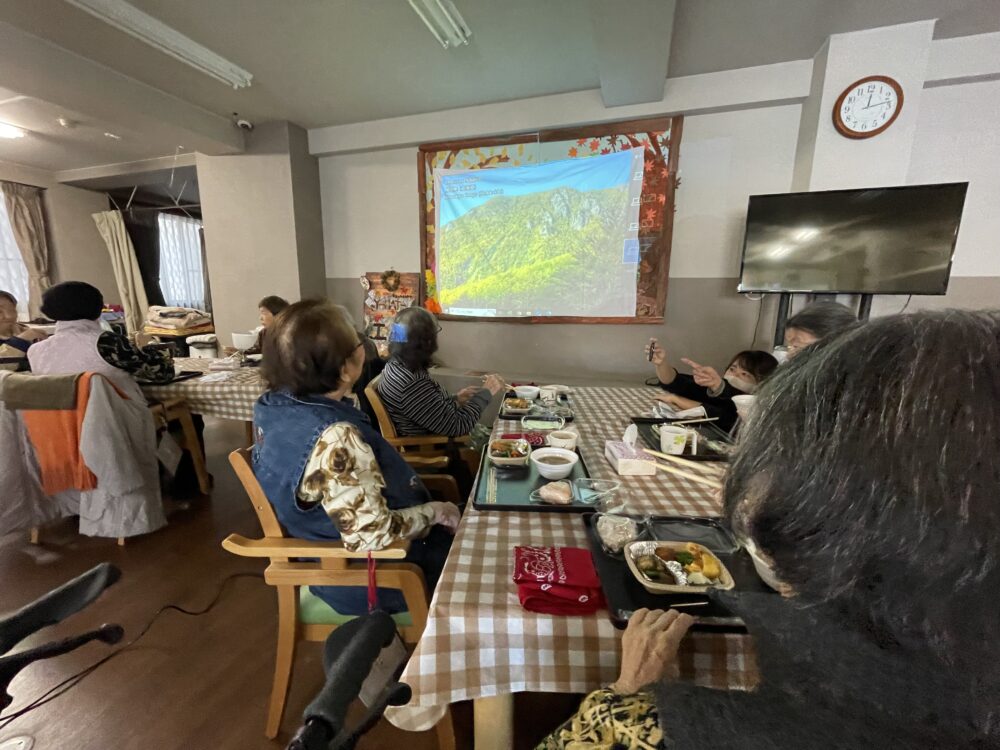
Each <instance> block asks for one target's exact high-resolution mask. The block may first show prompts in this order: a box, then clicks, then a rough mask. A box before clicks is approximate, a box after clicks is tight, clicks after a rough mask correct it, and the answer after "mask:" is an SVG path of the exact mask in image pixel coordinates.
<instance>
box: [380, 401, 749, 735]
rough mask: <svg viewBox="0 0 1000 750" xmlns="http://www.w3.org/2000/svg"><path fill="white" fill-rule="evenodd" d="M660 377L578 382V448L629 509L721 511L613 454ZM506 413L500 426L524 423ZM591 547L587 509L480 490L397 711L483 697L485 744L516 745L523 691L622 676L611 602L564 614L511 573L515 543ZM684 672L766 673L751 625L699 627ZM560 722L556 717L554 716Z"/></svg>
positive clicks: (682, 481)
mask: <svg viewBox="0 0 1000 750" xmlns="http://www.w3.org/2000/svg"><path fill="white" fill-rule="evenodd" d="M660 392H661V391H659V390H658V389H656V388H649V387H603V386H588V387H577V388H574V389H573V391H572V394H571V399H572V407H573V411H574V421H573V422H572V423H571V424H572V425H574V427H575V429H576V431H577V432H579V435H580V439H579V444H578V450H579V452H580V455H581V457H582V458H583V460H584V462H585V463H586V465H587V467H588V469H589V472H590V475H591V476H592V477H594V478H600V479H615V480H618V481H620V482H621V483H622V485H623V487H624V488H626V490H627V498H628V500H627V502H628V509H629V511H630V512H632V513H635V514H638V515H644V514H651V515H682V516H702V517H709V516H718V515H720V513H721V510H722V507H721V496H720V493H718V491H716V490H714V489H713V488H711V487H709V486H706V485H704V484H701V483H697V482H694V481H690V480H689V479H687V478H685V477H683V476H678V475H676V474H673V473H668V472H660V471H658V472H657V473H656V474H655V475H652V476H625V477H619V476H618V475H617V474H616V472H615V470H614V469H613V467H612V466H611V465H610V464H609V463H608V461H607V459H606V458H605V456H604V446H605V441H608V440H621V439H622V437H623V434H624V432H625V429H626V428H627V426H628V425H629V423H630V422H631V417H634V416H649V414H650V409H651V406H652V403H653V399H654V396H656V395H657V394H658V393H660ZM520 431H521V425H520V423H519V422H516V421H509V420H504V419H498V420H497V421H496V422H495V424H494V432H493V434H494V436H497V435H500V434H505V433H511V432H520ZM518 546H535V547H578V548H587V547H588V543H587V530H586V528H585V526H584V522H583V517H582V516H581V515H580V514H578V513H565V512H539V511H526V512H520V511H499V510H497V511H494V510H476V509H475V508H473V505H472V503H471V502H470V503H469V504H468V506H467V508H466V511H465V513H464V515H463V517H462V520H461V523H460V524H459V527H458V530H457V532H456V534H455V539H454V541H453V543H452V548H451V552H450V554H449V557H448V561H447V563H446V564H445V567H444V570H443V572H442V575H441V577H440V580H439V581H438V585H437V587H436V589H435V591H434V594H433V597H432V599H431V603H430V609H429V612H428V617H427V625H426V627H425V629H424V632H423V635H422V637H421V638H420V640H419V641H418V643H417V645H416V648H415V650H414V651H413V653H412V655H411V656H410V659H409V661H408V663H407V665H406V667H405V670H404V672H403V674H402V677H401V678H400V680H401V681H402V682H404V683H406V684H408V685H409V686H410V688H411V689H412V693H413V694H412V698H411V700H410V701H409V703H408V704H407V705H405V706H399V707H392V708H390V709H389V710H387V711H386V717H387V718H388V720H389V721H390V722H391V723H392V724H394V725H395V726H397V727H399V728H401V729H404V730H410V731H422V730H427V729H430V728H431V727H433V726H434V725H435V724H436V723H437V722H438V721H439V720H441V718H442V717H444V715H445V713H446V711H447V710H448V707H449V705H450V704H452V703H456V702H459V701H472V702H473V721H474V735H475V748H476V750H493V749H494V748H508V747H512V746H513V731H514V725H513V695H514V694H515V693H518V692H539V693H587V692H590V691H592V690H595V689H597V688H599V687H601V686H604V685H608V684H610V683H612V682H614V681H615V679H617V677H618V669H619V665H620V656H621V631H619V630H617V629H616V628H615V627H614V625H613V624H612V622H611V620H610V619H609V615H608V612H607V611H599V612H597V613H595V614H590V615H583V616H553V615H546V614H537V613H533V612H529V611H527V610H525V609H524V608H523V607H522V606H521V603H520V601H519V599H518V595H517V587H516V584H514V582H513V580H512V576H513V567H514V548H515V547H518ZM678 667H679V679H683V680H690V681H693V682H694V683H696V684H699V685H703V686H708V687H713V688H717V689H734V690H748V689H752V688H753V686H754V685H755V684H756V680H757V663H756V657H755V653H754V649H753V644H752V639H751V638H750V636H749V635H747V634H746V633H739V632H736V633H733V632H710V631H692V632H690V633H689V634H688V635H687V636H686V637H685V639H684V641H683V643H682V646H681V649H680V652H679V654H678ZM552 729H555V726H553V727H552Z"/></svg>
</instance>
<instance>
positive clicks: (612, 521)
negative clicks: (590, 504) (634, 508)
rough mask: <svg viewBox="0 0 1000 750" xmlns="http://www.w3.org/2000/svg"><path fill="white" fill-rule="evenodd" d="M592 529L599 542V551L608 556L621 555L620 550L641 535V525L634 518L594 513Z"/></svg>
mask: <svg viewBox="0 0 1000 750" xmlns="http://www.w3.org/2000/svg"><path fill="white" fill-rule="evenodd" d="M593 528H594V531H595V532H596V533H597V538H598V539H599V540H600V541H601V549H603V550H604V551H605V552H606V553H607V554H609V555H619V556H620V555H621V554H622V550H624V549H625V547H626V546H627V545H628V544H630V543H631V542H634V541H636V540H637V539H638V538H639V537H640V536H642V534H643V528H642V524H641V523H640V522H639V521H637V520H635V519H634V518H629V517H628V516H619V515H614V514H609V513H595V514H594V520H593Z"/></svg>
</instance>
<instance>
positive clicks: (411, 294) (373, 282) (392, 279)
mask: <svg viewBox="0 0 1000 750" xmlns="http://www.w3.org/2000/svg"><path fill="white" fill-rule="evenodd" d="M361 286H362V288H363V289H364V290H365V302H364V311H363V313H362V314H363V319H364V322H365V333H366V334H367V335H368V337H369V338H371V339H372V341H374V342H375V346H377V347H378V351H379V354H381V355H382V356H385V355H386V354H388V351H389V329H390V327H391V326H392V321H393V319H394V318H395V317H396V313H397V312H399V311H400V310H402V309H404V308H407V307H412V306H413V305H415V304H417V297H418V296H419V294H420V274H418V273H400V272H399V271H396V270H394V269H389V270H388V271H373V272H370V273H366V274H365V275H364V276H362V277H361Z"/></svg>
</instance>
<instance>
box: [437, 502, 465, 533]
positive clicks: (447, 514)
mask: <svg viewBox="0 0 1000 750" xmlns="http://www.w3.org/2000/svg"><path fill="white" fill-rule="evenodd" d="M429 505H430V506H431V507H432V508H433V509H434V523H436V524H438V525H440V526H444V527H445V528H446V529H448V531H450V532H451V533H452V534H454V533H455V530H456V529H458V522H459V521H461V520H462V514H461V513H460V512H459V510H458V506H457V505H455V504H454V503H442V502H439V501H437V500H432V501H431V502H430V503H429Z"/></svg>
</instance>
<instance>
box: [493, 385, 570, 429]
mask: <svg viewBox="0 0 1000 750" xmlns="http://www.w3.org/2000/svg"><path fill="white" fill-rule="evenodd" d="M509 398H517V394H516V393H514V391H508V392H507V393H505V394H504V397H503V401H502V402H501V404H500V414H498V415H497V416H498V417H499V418H500V419H511V420H513V421H515V422H520V421H521V417H529V416H540V414H538V413H535V414H532V413H531V412H528V413H526V414H511V413H510V412H507V411H504V404H505V403H506V402H507V399H509ZM532 406H533V407H534V408H533V409H532V411H535V409H538V410H539V411H542V412H546V413H547V410H546V409H545V407H544V406H542V404H541V401H539V400H537V399H536V400H535V401H534V402H533V403H532ZM556 406H559V407H561V410H560V412H559V413H558V414H557V415H556V416H559V417H562V418H563V419H564V420H565V421H566V424H569V423H570V422H572V421H573V419H574V418H575V416H576V412H575V411H574V409H573V401H572V400H571V399H570V397H569V394H566V393H560V394H559V395H558V396H557V397H556Z"/></svg>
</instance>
